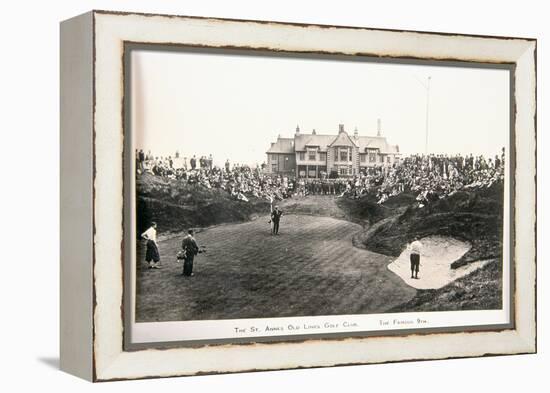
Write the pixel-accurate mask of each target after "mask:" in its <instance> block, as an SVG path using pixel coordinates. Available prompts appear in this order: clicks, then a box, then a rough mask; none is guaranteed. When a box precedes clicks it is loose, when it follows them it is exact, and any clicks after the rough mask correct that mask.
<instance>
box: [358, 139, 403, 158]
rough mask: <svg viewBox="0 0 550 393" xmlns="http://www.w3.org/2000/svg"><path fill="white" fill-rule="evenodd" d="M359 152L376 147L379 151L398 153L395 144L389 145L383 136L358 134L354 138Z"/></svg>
mask: <svg viewBox="0 0 550 393" xmlns="http://www.w3.org/2000/svg"><path fill="white" fill-rule="evenodd" d="M356 141H357V144H358V146H359V151H360V152H361V153H364V152H365V149H367V148H369V149H378V150H379V151H380V153H385V154H387V153H399V148H398V147H397V145H390V144H389V143H388V141H387V139H386V137H383V136H360V137H358V138H357V139H356Z"/></svg>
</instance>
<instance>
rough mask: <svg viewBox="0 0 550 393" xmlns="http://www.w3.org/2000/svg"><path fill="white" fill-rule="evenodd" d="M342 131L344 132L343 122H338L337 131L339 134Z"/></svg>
mask: <svg viewBox="0 0 550 393" xmlns="http://www.w3.org/2000/svg"><path fill="white" fill-rule="evenodd" d="M342 132H345V131H344V125H343V124H338V133H339V134H341V133H342Z"/></svg>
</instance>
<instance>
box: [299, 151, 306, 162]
mask: <svg viewBox="0 0 550 393" xmlns="http://www.w3.org/2000/svg"><path fill="white" fill-rule="evenodd" d="M305 159H306V153H304V152H303V151H301V152H300V161H304V160H305Z"/></svg>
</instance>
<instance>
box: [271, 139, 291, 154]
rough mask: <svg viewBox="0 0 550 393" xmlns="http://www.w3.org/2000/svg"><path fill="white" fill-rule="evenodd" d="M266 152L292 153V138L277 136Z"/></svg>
mask: <svg viewBox="0 0 550 393" xmlns="http://www.w3.org/2000/svg"><path fill="white" fill-rule="evenodd" d="M267 153H283V154H294V138H281V137H278V138H277V142H275V143H272V144H271V147H270V148H269V150H268V151H267Z"/></svg>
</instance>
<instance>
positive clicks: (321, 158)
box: [319, 153, 327, 161]
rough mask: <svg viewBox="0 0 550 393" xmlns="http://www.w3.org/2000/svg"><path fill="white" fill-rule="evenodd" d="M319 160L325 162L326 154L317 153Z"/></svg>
mask: <svg viewBox="0 0 550 393" xmlns="http://www.w3.org/2000/svg"><path fill="white" fill-rule="evenodd" d="M319 160H321V161H326V160H327V153H319Z"/></svg>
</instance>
